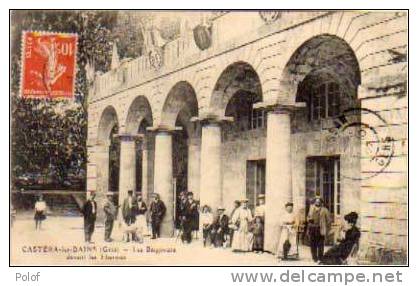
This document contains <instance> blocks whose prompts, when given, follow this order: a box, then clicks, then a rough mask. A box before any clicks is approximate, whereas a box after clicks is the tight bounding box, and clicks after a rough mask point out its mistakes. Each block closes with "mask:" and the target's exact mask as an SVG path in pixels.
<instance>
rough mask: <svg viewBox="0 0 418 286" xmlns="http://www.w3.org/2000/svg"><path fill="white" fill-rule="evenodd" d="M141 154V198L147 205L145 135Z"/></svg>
mask: <svg viewBox="0 0 418 286" xmlns="http://www.w3.org/2000/svg"><path fill="white" fill-rule="evenodd" d="M141 144H142V145H141V147H142V148H141V149H142V150H141V152H142V175H141V176H142V186H141V192H142V198H143V199H144V200H145V202H147V205H148V141H147V138H146V137H145V135H144V136H143V139H142V142H141Z"/></svg>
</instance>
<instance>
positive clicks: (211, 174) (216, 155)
mask: <svg viewBox="0 0 418 286" xmlns="http://www.w3.org/2000/svg"><path fill="white" fill-rule="evenodd" d="M221 131H222V130H221V125H220V122H218V121H214V120H208V121H206V122H205V121H203V122H202V143H201V153H200V154H201V155H200V205H201V206H203V205H209V206H210V207H211V208H212V209H216V208H217V207H218V206H220V205H221V204H222V173H221V172H222V161H221V151H222V149H221V146H222V141H221V135H222V134H221Z"/></svg>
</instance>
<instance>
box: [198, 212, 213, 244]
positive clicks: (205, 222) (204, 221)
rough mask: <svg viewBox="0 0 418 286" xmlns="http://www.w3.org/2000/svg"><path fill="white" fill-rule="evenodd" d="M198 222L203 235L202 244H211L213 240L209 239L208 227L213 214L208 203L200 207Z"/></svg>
mask: <svg viewBox="0 0 418 286" xmlns="http://www.w3.org/2000/svg"><path fill="white" fill-rule="evenodd" d="M200 223H201V227H200V229H201V230H202V237H203V246H206V245H208V244H209V245H212V243H213V241H211V239H210V235H209V234H210V228H211V226H212V223H213V214H212V212H211V209H210V207H209V206H208V205H204V206H203V207H202V212H201V214H200Z"/></svg>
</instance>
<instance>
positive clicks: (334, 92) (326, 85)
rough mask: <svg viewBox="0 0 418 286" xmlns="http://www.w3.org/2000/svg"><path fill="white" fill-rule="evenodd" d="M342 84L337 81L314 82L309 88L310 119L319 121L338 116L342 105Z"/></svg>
mask: <svg viewBox="0 0 418 286" xmlns="http://www.w3.org/2000/svg"><path fill="white" fill-rule="evenodd" d="M341 94H342V92H341V86H340V85H339V84H338V83H337V82H335V81H325V82H320V83H318V84H314V85H312V86H311V88H310V89H309V90H308V95H307V97H306V99H307V101H308V102H307V106H308V120H309V121H317V120H321V119H325V118H330V117H334V116H337V115H338V114H339V113H340V111H341V108H340V105H341Z"/></svg>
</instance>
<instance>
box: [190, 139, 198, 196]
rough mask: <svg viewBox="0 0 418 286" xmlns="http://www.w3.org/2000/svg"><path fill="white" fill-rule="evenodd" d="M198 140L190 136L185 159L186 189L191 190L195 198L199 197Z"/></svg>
mask: <svg viewBox="0 0 418 286" xmlns="http://www.w3.org/2000/svg"><path fill="white" fill-rule="evenodd" d="M199 176H200V142H199V140H198V139H197V138H190V139H189V141H188V161H187V189H188V191H189V192H193V194H194V198H195V199H196V200H199V199H200V193H199V187H200V185H199V184H200V182H199V179H200V177H199Z"/></svg>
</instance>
